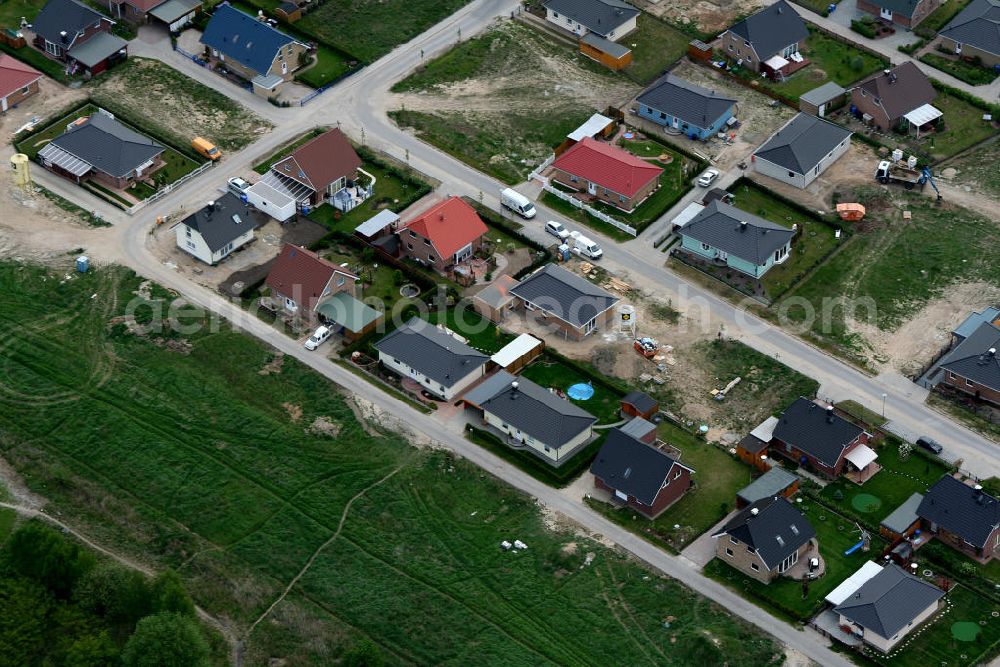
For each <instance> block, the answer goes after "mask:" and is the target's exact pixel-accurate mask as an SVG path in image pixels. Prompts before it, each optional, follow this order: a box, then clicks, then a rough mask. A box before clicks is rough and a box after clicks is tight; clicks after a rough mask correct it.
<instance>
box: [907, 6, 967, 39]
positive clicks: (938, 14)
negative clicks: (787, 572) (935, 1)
mask: <svg viewBox="0 0 1000 667" xmlns="http://www.w3.org/2000/svg"><path fill="white" fill-rule="evenodd" d="M970 1H971V0H948V1H947V2H945V3H943V4H942V5H941V6H940V7H938V8H937V9H935V10H934V11H933V12H931V15H930V16H928V17H927V18H925V19H924V20H923V21H921V22H920V25H918V26H917V27H916V28H915V29H914V31H913V32H915V33H917V34H918V35H920V36H921V37H927V38H931V37H934V36H935V35H936V34H937V33H938V32H940V31H941V29H942V28H944V27H945V26H946V25H948V24H949V23H950V22H951V20H952V19H953V18H955V17H956V16H958V13H959V12H960V11H962V10H963V9H965V7H966V6H967V5H968V4H969V2H970Z"/></svg>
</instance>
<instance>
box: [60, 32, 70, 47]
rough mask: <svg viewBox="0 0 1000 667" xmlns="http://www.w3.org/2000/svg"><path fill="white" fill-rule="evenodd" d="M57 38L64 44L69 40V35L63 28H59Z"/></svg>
mask: <svg viewBox="0 0 1000 667" xmlns="http://www.w3.org/2000/svg"><path fill="white" fill-rule="evenodd" d="M59 39H61V40H62V43H63V44H65V43H67V42H68V41H69V35H67V34H66V31H65V30H60V31H59Z"/></svg>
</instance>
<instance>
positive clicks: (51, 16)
mask: <svg viewBox="0 0 1000 667" xmlns="http://www.w3.org/2000/svg"><path fill="white" fill-rule="evenodd" d="M101 21H107V22H108V23H109V24H113V23H114V21H112V20H111V19H109V18H108V17H106V16H104V14H101V13H100V12H99V11H97V10H96V9H92V8H90V7H88V6H86V5H85V4H83V3H82V2H77V0H49V1H48V2H46V3H45V6H44V7H42V10H41V11H40V12H38V16H36V17H35V20H34V22H33V23H32V26H31V28H32V30H34V31H35V34H36V35H38V36H40V37H42V38H43V39H45V40H46V41H48V42H52V43H53V44H58V45H60V46H61V47H62V48H63V49H65V50H67V51H68V50H69V49H70V48H72V47H73V46H74V44H75V43H76V40H77V39H78V38H79V37H80V36H81V35H82V34H83V33H84V32H85V31H86V30H87V28H91V27H93V26H96V25H99V24H100V23H101ZM63 32H65V33H66V35H65V36H63V34H62V33H63Z"/></svg>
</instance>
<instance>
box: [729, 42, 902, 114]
mask: <svg viewBox="0 0 1000 667" xmlns="http://www.w3.org/2000/svg"><path fill="white" fill-rule="evenodd" d="M799 52H800V53H801V54H802V55H803V56H805V57H806V58H807V59H808V60H809V61H810V64H809V65H808V66H807V67H804V68H803V69H801V70H799V71H798V72H796V73H795V74H793V75H791V76H790V77H788V79H786V80H785V81H783V82H773V81H770V80H768V79H762V78H761V77H760V76H758V75H757V74H755V73H753V72H750V71H748V70H743V71H742V74H741V75H742V76H743V77H744V78H747V79H748V80H752V81H756V82H758V85H760V86H761V87H763V88H769V89H770V90H773V91H775V92H776V93H779V94H781V95H783V96H785V97H787V98H789V99H791V100H798V99H799V95H801V94H802V93H805V92H807V91H810V90H812V89H813V88H816V87H818V86H820V85H822V84H824V83H826V82H827V81H833V82H835V83H838V84H840V85H841V86H844V87H847V86H848V84H851V83H854V82H855V81H858V80H860V79H862V78H864V77H866V76H868V75H869V74H872V73H874V72H877V71H878V70H880V69H882V68H883V66H884V62H883V61H882V60H881V59H879V58H876V57H875V56H872V55H870V54H868V53H866V52H864V51H861V50H860V49H857V48H855V47H853V46H851V45H849V44H845V43H844V42H840V41H838V40H835V39H833V38H832V37H828V36H826V35H825V34H824V33H822V32H819V31H818V30H812V31H810V35H809V38H808V39H807V40H806V42H805V44H804V45H803V46H802V47H801V48H800V51H799Z"/></svg>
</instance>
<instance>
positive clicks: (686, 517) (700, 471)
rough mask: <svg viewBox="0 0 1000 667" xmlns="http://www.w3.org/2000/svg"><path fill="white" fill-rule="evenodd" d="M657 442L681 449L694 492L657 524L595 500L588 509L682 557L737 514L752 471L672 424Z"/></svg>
mask: <svg viewBox="0 0 1000 667" xmlns="http://www.w3.org/2000/svg"><path fill="white" fill-rule="evenodd" d="M657 437H659V438H660V439H661V440H663V441H664V442H667V443H669V444H671V445H673V446H674V447H676V448H677V449H679V450H680V451H681V459H680V461H681V463H683V464H684V465H686V466H689V467H691V468H694V470H695V474H694V476H693V477H692V479H693V480H694V483H695V486H694V487H692V488H691V490H689V491H688V492H687V493H686V494H684V496H683V497H682V498H681V499H680V500H678V501H677V502H676V503H674V504H673V505H672V506H670V507H669V508H667V510H666V511H665V512H664V513H663V514H661V515H660V516H658V517H657V518H656V519H655V520H653V521H650V520H649V519H647V518H646V517H644V516H642V515H640V514H637V513H636V512H633V511H632V510H630V509H628V508H622V509H617V508H613V507H611V506H610V505H607V504H605V503H601V502H598V501H596V500H592V501H590V503H589V504H590V505H591V507H593V508H595V509H597V510H599V511H601V512H602V513H603V514H605V515H607V516H608V517H609V518H611V519H613V520H615V521H616V522H617V523H620V524H622V525H623V526H625V527H626V528H629V529H630V530H633V531H635V532H637V533H639V534H640V535H643V536H644V537H646V538H647V539H649V540H651V541H653V542H655V543H657V544H660V545H662V546H665V547H666V548H667V549H669V550H672V551H680V550H682V549H683V548H684V547H685V546H687V545H688V544H689V543H690V542H692V541H693V540H694V539H695V538H696V537H698V536H699V535H701V534H702V533H704V532H705V531H706V530H708V529H709V528H711V527H712V526H714V525H715V524H717V523H718V522H719V521H721V520H722V519H723V518H724V517H725V516H726V514H728V513H729V512H730V511H731V510H732V509H733V508H734V503H735V502H736V492H737V491H739V490H740V489H742V488H743V487H745V486H746V485H748V484H749V483H750V481H751V476H750V467H749V466H747V465H745V464H744V463H742V462H741V461H740V460H739V459H737V458H736V457H734V456H732V455H730V454H728V453H726V452H725V451H723V450H722V449H720V448H719V447H717V446H715V445H711V444H709V443H707V442H705V440H704V439H702V438H698V437H696V436H694V435H692V434H690V433H688V432H687V431H684V430H683V429H681V428H680V427H678V426H675V425H674V424H671V423H670V422H667V421H664V422H662V423H661V424H660V425H659V427H658V429H657ZM675 525H679V526H680V528H674V526H675Z"/></svg>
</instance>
